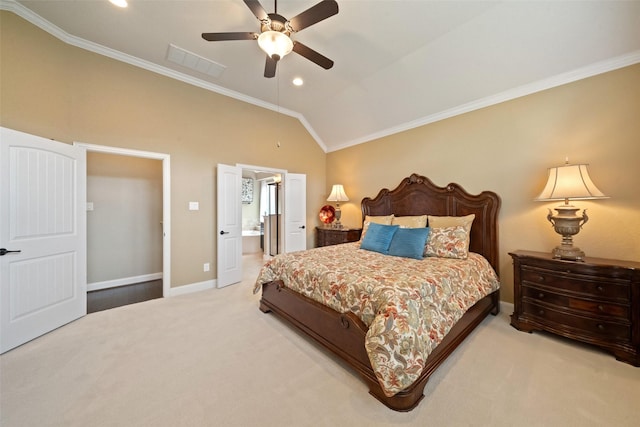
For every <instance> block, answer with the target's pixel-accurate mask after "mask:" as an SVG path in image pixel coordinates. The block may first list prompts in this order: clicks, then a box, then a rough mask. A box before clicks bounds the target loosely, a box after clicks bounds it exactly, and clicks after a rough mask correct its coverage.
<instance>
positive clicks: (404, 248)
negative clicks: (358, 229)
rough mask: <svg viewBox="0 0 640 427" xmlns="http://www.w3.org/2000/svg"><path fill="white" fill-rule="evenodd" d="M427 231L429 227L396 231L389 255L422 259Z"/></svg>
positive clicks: (427, 235)
mask: <svg viewBox="0 0 640 427" xmlns="http://www.w3.org/2000/svg"><path fill="white" fill-rule="evenodd" d="M429 231H430V229H429V227H421V228H400V229H398V230H397V231H396V232H395V234H394V235H393V239H391V244H390V245H389V255H393V256H401V257H405V258H415V259H422V257H423V254H424V246H425V244H426V243H427V238H428V237H429ZM365 237H366V236H365Z"/></svg>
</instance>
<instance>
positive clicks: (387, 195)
mask: <svg viewBox="0 0 640 427" xmlns="http://www.w3.org/2000/svg"><path fill="white" fill-rule="evenodd" d="M499 210H500V197H499V196H498V195H497V194H496V193H494V192H492V191H483V192H482V193H480V194H478V195H472V194H469V193H467V192H466V191H465V190H464V189H463V188H462V187H461V186H460V185H458V184H454V183H452V184H449V185H447V186H446V187H438V186H436V185H435V184H434V183H433V182H431V180H429V178H426V177H424V176H421V175H418V174H415V173H414V174H411V176H409V177H407V178H405V179H403V180H402V182H400V185H398V186H397V187H396V188H395V189H393V190H388V189H386V188H385V189H382V190H380V192H379V193H378V195H377V196H376V197H374V198H373V199H372V198H369V197H365V198H364V199H362V219H363V221H364V217H365V216H366V215H372V216H378V215H391V214H394V215H396V216H405V215H425V214H427V215H437V216H465V215H469V214H475V216H476V217H475V219H474V221H473V224H472V226H471V242H470V245H469V250H470V251H472V252H476V253H479V254H481V255H482V256H484V257H485V258H486V259H487V260H488V261H489V263H490V264H491V266H492V267H493V269H494V270H495V271H496V272H498V273H499V272H500V270H499V268H498V267H499V266H498V260H499V253H498V212H499Z"/></svg>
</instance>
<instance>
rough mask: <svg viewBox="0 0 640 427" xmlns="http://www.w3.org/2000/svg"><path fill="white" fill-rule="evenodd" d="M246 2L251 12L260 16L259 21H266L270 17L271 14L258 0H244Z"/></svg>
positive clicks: (257, 16)
mask: <svg viewBox="0 0 640 427" xmlns="http://www.w3.org/2000/svg"><path fill="white" fill-rule="evenodd" d="M244 4H246V5H247V7H248V8H249V9H251V12H253V14H254V15H255V16H256V18H258V20H259V21H264V20H265V19H269V14H268V13H267V11H266V10H264V7H262V5H261V4H260V2H259V1H257V0H244Z"/></svg>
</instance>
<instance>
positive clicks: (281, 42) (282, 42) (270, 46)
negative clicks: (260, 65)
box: [258, 30, 293, 61]
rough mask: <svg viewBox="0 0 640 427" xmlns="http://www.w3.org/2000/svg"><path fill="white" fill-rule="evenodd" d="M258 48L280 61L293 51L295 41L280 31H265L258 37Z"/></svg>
mask: <svg viewBox="0 0 640 427" xmlns="http://www.w3.org/2000/svg"><path fill="white" fill-rule="evenodd" d="M258 46H260V49H262V50H264V51H265V52H266V54H267V55H269V57H270V58H272V59H273V60H275V61H279V60H280V59H282V58H284V57H285V55H287V54H289V53H291V51H292V50H293V41H292V40H291V38H290V37H289V36H287V35H286V34H284V33H281V32H279V31H273V30H269V31H265V32H263V33H262V34H260V36H258Z"/></svg>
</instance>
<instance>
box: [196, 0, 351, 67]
mask: <svg viewBox="0 0 640 427" xmlns="http://www.w3.org/2000/svg"><path fill="white" fill-rule="evenodd" d="M243 1H244V3H245V4H246V5H247V7H248V8H249V9H251V12H253V14H254V15H255V16H256V18H258V20H259V21H260V33H202V38H203V39H205V40H207V41H210V42H214V41H226V40H258V45H259V46H260V48H261V49H262V50H263V51H265V52H266V54H267V60H266V64H265V66H264V76H265V77H273V76H275V75H276V65H277V64H278V61H279V60H281V59H282V58H283V57H284V56H285V55H287V54H288V53H290V52H291V51H293V52H295V53H297V54H298V55H301V56H304V57H305V58H307V59H308V60H310V61H311V62H314V63H316V64H318V65H319V66H321V67H322V68H324V69H326V70H328V69H329V68H331V67H333V61H332V60H330V59H329V58H327V57H326V56H324V55H321V54H320V53H318V52H316V51H315V50H313V49H311V48H309V47H307V46H305V45H303V44H302V43H300V42H299V41H294V40H292V39H291V34H292V33H297V32H299V31H302V30H304V29H305V28H307V27H310V26H311V25H313V24H317V23H318V22H320V21H322V20H325V19H327V18H329V17H331V16H333V15H335V14H337V13H338V3H336V2H335V0H323V1H321V2H320V3H318V4H316V5H315V6H312V7H310V8H309V9H307V10H305V11H304V12H302V13H300V14H299V15H297V16H295V17H294V18H291V19H287V18H285V17H284V16H282V15H278V0H275V10H274V13H267V12H266V11H265V10H264V8H263V7H262V5H261V4H260V2H259V1H258V0H243Z"/></svg>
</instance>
